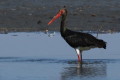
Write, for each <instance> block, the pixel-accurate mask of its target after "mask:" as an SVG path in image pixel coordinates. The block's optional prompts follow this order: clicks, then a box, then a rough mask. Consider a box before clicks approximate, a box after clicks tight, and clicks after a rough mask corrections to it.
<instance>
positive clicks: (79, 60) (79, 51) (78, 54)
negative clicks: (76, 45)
mask: <svg viewBox="0 0 120 80" xmlns="http://www.w3.org/2000/svg"><path fill="white" fill-rule="evenodd" d="M76 52H77V56H78V62H79V63H80V64H82V51H81V50H79V49H76Z"/></svg>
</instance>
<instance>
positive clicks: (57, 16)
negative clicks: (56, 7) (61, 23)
mask: <svg viewBox="0 0 120 80" xmlns="http://www.w3.org/2000/svg"><path fill="white" fill-rule="evenodd" d="M60 16H61V12H59V13H58V14H57V15H56V16H54V17H53V19H52V20H51V21H50V22H49V23H48V25H50V24H51V23H52V22H54V21H55V20H56V19H57V18H59V17H60Z"/></svg>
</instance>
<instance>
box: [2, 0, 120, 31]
mask: <svg viewBox="0 0 120 80" xmlns="http://www.w3.org/2000/svg"><path fill="white" fill-rule="evenodd" d="M63 6H66V7H67V9H68V17H67V22H66V25H67V26H68V27H69V28H70V29H73V30H87V31H89V30H92V31H96V30H99V29H100V30H101V31H103V30H104V31H120V27H119V26H120V1H119V0H66V1H65V0H0V31H41V30H45V29H46V27H48V26H47V23H48V22H49V20H50V19H52V17H53V16H54V15H55V14H56V13H57V12H58V10H59V9H61V8H62V7H63ZM59 23H60V19H59V20H57V21H56V22H54V24H52V25H50V26H49V30H57V31H59Z"/></svg>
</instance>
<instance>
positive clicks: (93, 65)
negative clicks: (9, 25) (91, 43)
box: [0, 32, 120, 80]
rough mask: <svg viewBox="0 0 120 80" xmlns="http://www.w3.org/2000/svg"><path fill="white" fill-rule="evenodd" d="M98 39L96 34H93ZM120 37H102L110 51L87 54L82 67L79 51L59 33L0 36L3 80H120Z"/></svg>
mask: <svg viewBox="0 0 120 80" xmlns="http://www.w3.org/2000/svg"><path fill="white" fill-rule="evenodd" d="M93 35H94V36H96V34H93ZM119 35H120V34H119V33H114V34H99V36H98V38H100V39H103V40H105V41H106V42H107V49H98V48H96V49H91V50H89V51H84V52H83V65H82V67H81V66H79V65H78V63H77V56H76V53H75V50H74V49H72V48H71V47H69V45H68V44H67V43H66V42H65V41H64V40H63V39H62V38H61V36H60V34H59V33H57V32H56V33H55V35H54V36H53V37H49V36H50V35H47V34H44V33H41V32H35V33H9V34H0V44H1V45H0V47H1V49H0V51H1V52H0V79H1V80H119V79H120V76H119V74H120V69H119V67H120V54H119V52H120V49H119V46H118V45H119V44H118V43H119V40H120V36H119Z"/></svg>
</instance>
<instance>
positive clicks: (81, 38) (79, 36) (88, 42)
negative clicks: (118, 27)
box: [48, 8, 106, 64]
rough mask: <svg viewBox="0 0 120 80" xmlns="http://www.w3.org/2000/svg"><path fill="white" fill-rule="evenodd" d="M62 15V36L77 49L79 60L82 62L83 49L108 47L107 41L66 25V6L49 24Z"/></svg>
mask: <svg viewBox="0 0 120 80" xmlns="http://www.w3.org/2000/svg"><path fill="white" fill-rule="evenodd" d="M60 16H61V24H60V33H61V36H62V37H63V39H64V40H65V41H66V42H67V43H68V44H69V45H70V46H71V47H72V48H74V49H75V50H76V52H77V56H78V62H80V63H81V64H82V51H83V50H89V49H91V48H104V49H106V42H105V41H103V40H101V39H97V38H96V37H94V36H92V35H91V34H88V33H83V32H75V31H72V30H69V29H67V28H66V27H65V21H66V17H67V9H66V8H63V9H61V10H59V12H58V13H57V15H56V16H54V17H53V19H52V20H51V21H50V22H49V23H48V25H50V24H51V23H52V22H54V21H55V20H56V19H57V18H59V17H60Z"/></svg>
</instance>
